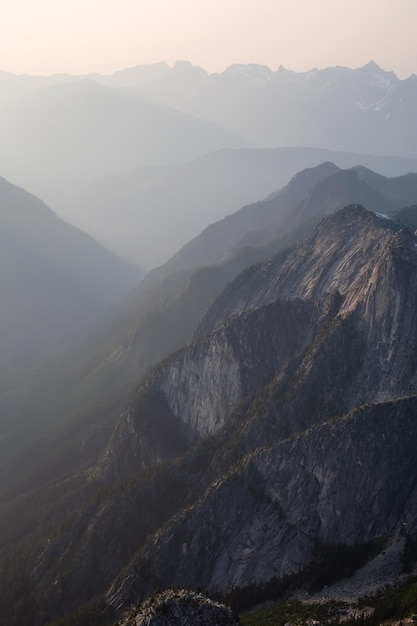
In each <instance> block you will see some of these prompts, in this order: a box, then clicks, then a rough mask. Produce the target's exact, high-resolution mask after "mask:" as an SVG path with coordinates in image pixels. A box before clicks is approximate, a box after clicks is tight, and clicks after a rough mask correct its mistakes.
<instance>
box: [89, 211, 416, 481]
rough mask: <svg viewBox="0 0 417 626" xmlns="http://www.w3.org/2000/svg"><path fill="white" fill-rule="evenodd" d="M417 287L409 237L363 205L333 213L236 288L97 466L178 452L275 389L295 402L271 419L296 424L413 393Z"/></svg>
mask: <svg viewBox="0 0 417 626" xmlns="http://www.w3.org/2000/svg"><path fill="white" fill-rule="evenodd" d="M416 281H417V247H416V245H415V238H414V235H413V234H412V233H411V232H410V231H408V230H407V229H405V228H403V227H401V226H400V225H398V224H397V223H395V222H394V221H392V220H389V219H387V218H386V217H383V216H378V215H374V214H372V213H369V212H367V211H366V210H365V209H363V208H362V207H360V206H357V205H355V206H351V207H349V208H347V209H345V210H343V211H341V212H339V213H337V214H336V215H334V216H331V217H329V218H327V219H326V220H324V221H323V222H322V223H321V224H320V226H319V227H318V228H317V229H316V231H315V232H314V233H313V235H312V236H311V237H309V238H308V239H307V240H305V241H303V242H301V243H300V244H299V245H297V246H296V247H295V248H291V249H290V250H287V251H285V252H284V253H282V254H279V255H277V256H276V257H273V258H271V259H268V260H267V261H265V262H262V263H260V264H258V265H256V266H252V267H251V268H249V269H248V270H246V271H244V272H243V273H242V274H241V275H240V276H239V277H238V278H237V279H236V280H234V281H232V283H230V284H229V286H228V287H227V288H226V289H225V291H224V292H223V293H222V295H221V296H220V297H219V298H218V299H217V300H216V302H215V303H214V305H213V306H212V307H211V309H210V310H209V311H208V312H207V314H206V316H205V317H204V319H203V321H202V323H201V324H200V326H199V328H198V330H197V332H196V333H195V335H194V339H193V342H192V343H191V344H190V345H189V346H188V347H186V348H185V349H183V350H182V351H181V352H179V353H178V354H176V355H174V356H173V357H171V358H170V359H168V360H167V361H166V362H165V363H164V365H162V366H161V367H159V368H157V369H156V371H155V372H154V373H153V374H151V375H150V376H149V377H148V378H146V379H145V381H144V382H143V383H142V384H141V385H140V387H139V389H138V391H137V393H136V395H135V396H134V397H133V398H132V400H131V402H130V405H129V407H128V409H127V411H126V413H125V415H124V417H123V419H122V421H121V423H120V424H119V426H118V429H117V431H116V433H115V436H114V437H113V439H112V442H111V443H110V445H109V447H108V449H107V452H106V455H105V457H104V458H103V459H102V461H101V464H100V471H101V472H103V473H106V472H112V471H113V472H115V473H116V474H129V473H133V472H135V471H136V470H137V469H140V468H144V467H149V466H150V465H153V464H155V463H158V462H160V461H161V460H163V459H164V458H168V457H171V456H175V455H176V454H178V452H179V451H181V449H182V448H185V447H187V445H189V444H190V443H191V442H193V441H195V440H196V439H198V438H201V437H203V436H206V435H208V434H213V433H216V432H218V431H219V430H220V429H221V428H223V427H224V426H225V425H226V424H228V423H229V422H230V420H231V418H232V416H233V415H234V413H235V411H236V407H237V406H238V405H239V404H240V403H242V402H243V401H244V400H245V399H248V398H249V397H250V396H251V395H253V394H256V393H257V392H258V391H259V389H260V388H263V387H264V386H265V385H267V384H269V385H272V387H271V389H270V392H271V393H273V394H274V395H277V394H278V395H280V396H282V395H283V394H284V395H285V396H286V398H282V399H281V400H280V402H279V403H277V402H275V403H274V406H273V409H274V411H273V412H274V413H275V417H274V420H275V421H276V420H277V419H278V421H279V418H278V417H277V410H276V407H277V406H280V405H282V407H284V406H286V410H287V412H288V411H289V412H290V413H298V417H297V418H296V419H295V422H294V425H293V426H295V425H296V427H297V428H298V427H300V426H302V425H303V424H304V425H305V424H308V423H312V422H314V421H316V420H317V419H320V418H321V417H322V418H325V417H331V416H332V415H334V414H335V412H336V414H341V413H343V412H346V411H348V410H350V409H352V408H353V407H354V406H356V405H358V404H361V403H363V402H367V401H369V400H378V401H380V400H383V399H386V398H390V397H398V396H403V395H406V394H410V393H413V392H414V389H415V384H416V361H415V359H414V356H413V355H414V354H415V353H416V348H417V346H416V342H417V326H416V324H417V321H416V318H415V316H413V315H410V311H412V310H415V309H416V306H417V292H416V290H415V288H414V285H415V284H416ZM342 389H343V392H341V390H342ZM283 402H284V404H283ZM287 405H288V406H287ZM308 406H309V407H310V408H309V409H308ZM280 412H281V413H282V412H283V411H282V410H280ZM308 412H310V413H311V416H308ZM287 422H288V420H287ZM157 425H159V426H158V427H156V426H157ZM293 426H291V424H289V428H290V429H292V428H293ZM167 433H169V437H168V438H166V437H165V435H166V434H167Z"/></svg>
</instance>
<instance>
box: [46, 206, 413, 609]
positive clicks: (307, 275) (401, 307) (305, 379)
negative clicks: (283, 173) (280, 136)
mask: <svg viewBox="0 0 417 626" xmlns="http://www.w3.org/2000/svg"><path fill="white" fill-rule="evenodd" d="M416 243H417V241H416V238H415V236H414V234H413V233H412V232H411V231H409V230H408V229H406V228H403V227H402V226H400V225H399V224H398V223H395V222H394V221H392V220H389V219H387V218H386V217H384V216H377V215H374V214H371V213H369V212H367V211H366V210H365V209H363V208H362V207H360V206H357V205H355V206H351V207H347V208H346V209H344V210H342V211H341V212H339V213H337V214H335V215H332V216H330V217H329V218H327V219H326V220H324V221H323V222H322V223H321V224H320V225H319V226H318V228H317V229H316V230H315V232H314V233H313V234H312V235H311V236H310V237H309V238H307V239H306V240H305V241H304V242H303V243H302V244H300V245H297V246H296V247H294V248H292V249H290V250H288V251H286V252H284V253H282V254H279V255H278V256H275V257H272V258H271V259H269V260H268V261H265V262H264V263H261V264H259V265H257V266H253V267H252V268H250V269H248V270H246V271H245V272H243V273H242V274H241V275H240V276H239V277H238V278H237V279H236V280H235V281H233V282H232V283H231V284H230V285H229V286H228V288H227V289H226V290H225V291H224V292H223V294H222V295H221V296H220V297H219V298H218V300H217V301H216V303H215V304H214V305H213V307H212V309H211V311H209V313H208V315H207V317H206V318H205V320H204V323H203V324H202V326H201V328H200V330H199V332H198V333H196V336H195V341H194V343H192V344H190V345H189V346H188V347H186V348H185V349H184V350H182V351H180V352H179V353H177V354H175V355H173V356H172V357H170V358H169V359H167V360H166V361H165V362H164V363H163V364H162V365H161V366H160V367H158V368H156V369H155V370H154V371H153V372H152V373H151V374H150V375H149V376H148V377H147V378H146V379H145V380H144V381H143V382H142V383H141V385H140V386H139V388H138V390H137V392H136V394H135V395H134V396H133V397H132V399H131V402H130V405H129V408H128V410H127V412H126V414H125V415H124V416H123V419H122V420H121V421H120V423H119V426H118V429H117V431H116V432H115V434H114V436H113V439H112V441H111V443H110V444H109V447H108V450H107V453H106V457H105V458H103V459H102V460H101V463H100V464H99V467H98V470H99V471H100V472H102V474H103V475H107V476H110V475H111V474H112V473H113V475H116V476H118V475H128V474H135V473H138V472H139V471H141V470H143V469H144V468H150V467H152V466H153V465H159V470H158V471H155V470H154V471H153V472H150V473H149V474H142V477H141V479H140V480H139V481H138V482H137V483H135V484H133V485H132V487H131V489H125V490H124V491H121V492H120V493H116V494H115V496H114V497H111V496H110V497H109V498H108V499H105V501H104V503H103V502H101V503H98V504H96V505H95V506H93V507H92V508H91V511H90V512H89V514H88V515H87V516H86V518H85V519H84V520H83V519H79V520H78V528H77V533H76V536H75V537H74V533H72V534H71V533H67V534H66V535H65V534H63V535H62V536H61V538H60V540H59V541H60V546H61V547H60V550H59V551H60V552H61V553H62V554H63V557H62V563H61V564H60V568H61V569H63V570H64V571H65V577H62V576H61V575H60V574H59V572H58V581H59V584H60V585H61V584H62V586H63V590H66V593H67V594H70V595H71V597H73V596H74V595H77V594H80V595H81V596H84V595H85V594H87V589H88V586H89V585H90V586H91V585H92V582H91V573H92V572H93V571H96V570H97V568H98V569H99V570H100V571H101V572H102V573H101V575H100V578H97V577H95V578H94V593H99V592H100V591H101V592H103V591H105V589H106V588H107V589H108V601H109V603H110V605H111V606H112V608H113V609H114V610H115V611H116V612H117V613H118V612H119V611H121V610H124V609H126V608H127V607H128V606H129V605H130V604H131V603H132V602H134V601H135V598H137V597H138V596H142V597H143V596H144V595H147V594H148V593H151V592H153V591H155V590H156V589H161V588H164V587H169V586H172V585H175V586H184V587H191V588H193V587H194V588H195V586H197V585H199V586H201V587H202V588H215V587H217V588H218V589H221V590H223V591H227V590H229V589H230V588H231V587H232V586H233V585H238V586H243V585H245V584H247V583H249V582H253V581H258V582H259V581H265V580H268V579H269V578H271V577H273V576H278V577H280V576H283V575H285V574H292V573H296V572H297V571H298V570H299V569H305V568H308V567H309V566H311V563H312V560H313V558H314V555H315V550H316V548H317V546H320V545H334V544H339V543H341V544H344V545H347V546H358V545H361V544H362V543H364V542H365V543H366V542H373V541H375V540H377V539H378V540H383V539H384V537H385V536H386V535H387V534H389V533H391V532H393V531H395V530H398V528H401V527H402V524H403V523H406V524H407V528H408V529H409V531H410V532H412V531H413V530H415V529H417V492H416V485H417V477H416V471H415V448H416V444H417V428H416V421H415V415H416V411H417V399H416V398H417V388H416V375H417V360H416V358H415V355H416V354H417V318H416V315H415V311H416V310H417V302H416V298H417V247H416ZM344 415H347V417H341V416H344ZM185 450H187V452H186V454H182V453H183V452H184V451H185ZM181 454H182V456H181ZM174 457H176V460H175V461H172V462H171V463H170V464H169V465H167V466H165V467H164V465H163V464H164V463H167V461H169V460H170V459H171V460H172V459H173V458H174ZM55 547H56V544H55ZM113 553H114V554H116V555H117V559H116V561H114V560H112V554H113ZM54 554H56V552H55V553H54V547H53V545H52V546H50V547H48V548H47V549H46V550H45V553H44V554H43V557H42V558H43V562H42V563H41V564H40V566H39V568H38V570H37V571H36V576H37V580H38V581H39V586H40V588H42V589H46V590H47V591H46V593H47V594H49V596H50V597H51V601H52V602H55V603H56V602H57V596H56V588H52V587H51V584H50V581H51V571H54V569H53V563H54ZM122 563H123V565H122ZM123 566H125V569H124V570H123V572H122V573H121V570H122V567H123ZM51 568H52V570H51ZM90 593H91V590H90ZM87 597H88V595H87Z"/></svg>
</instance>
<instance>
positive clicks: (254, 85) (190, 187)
mask: <svg viewBox="0 0 417 626" xmlns="http://www.w3.org/2000/svg"><path fill="white" fill-rule="evenodd" d="M0 85H1V87H2V89H1V93H2V95H1V97H0V102H1V109H0V130H1V133H2V139H3V141H2V145H1V147H0V171H1V173H2V175H3V176H5V177H6V178H8V179H9V180H12V181H13V182H15V183H17V184H19V185H21V186H23V187H25V188H27V189H30V190H31V191H32V192H33V193H35V194H36V195H38V196H39V197H42V198H43V199H44V200H45V201H46V202H47V203H48V205H49V206H51V207H53V209H54V210H55V211H56V212H57V213H58V214H59V215H60V216H61V217H63V218H64V219H66V220H67V221H69V222H70V223H72V224H75V225H77V226H78V227H79V228H81V229H83V230H86V231H87V232H89V233H90V234H92V235H93V236H94V237H95V238H97V239H98V240H99V241H101V242H102V243H104V244H105V245H106V246H107V247H110V248H111V249H112V250H114V251H116V252H117V253H118V254H119V255H122V256H124V257H125V258H128V259H130V260H131V261H133V262H135V263H136V264H139V265H140V266H142V267H144V266H146V267H148V268H149V267H152V266H156V265H159V264H161V263H162V262H165V261H166V260H167V259H169V257H170V256H171V255H172V254H173V253H174V252H175V251H176V250H177V249H178V248H180V247H181V246H182V245H184V244H185V243H186V242H187V241H188V240H189V239H191V238H193V237H194V236H196V235H197V234H198V233H199V232H200V231H201V230H202V229H203V228H204V227H206V226H208V225H209V224H211V223H212V222H213V221H215V220H217V219H220V218H222V217H224V216H225V215H227V214H228V213H231V212H233V211H235V210H237V209H238V208H239V207H241V206H243V205H244V204H248V203H250V202H254V201H256V200H258V199H260V198H263V197H265V196H266V195H267V194H268V193H270V192H271V190H272V189H273V188H274V186H275V188H279V187H281V186H282V185H284V184H285V183H287V182H288V180H289V179H290V178H291V177H292V176H293V175H294V174H295V173H296V172H297V171H299V170H301V169H304V168H306V167H312V166H314V165H318V164H319V163H321V162H323V161H325V160H330V161H332V162H334V163H336V164H337V165H338V166H339V167H342V168H346V167H352V166H354V165H363V166H365V167H369V168H370V169H373V170H375V171H378V172H379V173H381V174H383V175H388V176H395V175H399V174H405V173H407V172H410V171H415V170H416V164H415V159H416V157H417V153H416V152H415V148H414V146H415V143H416V142H415V139H416V138H415V137H414V135H413V128H414V126H415V124H414V110H415V100H416V83H415V76H410V77H409V78H408V79H406V80H400V79H398V78H397V77H396V76H395V75H394V74H393V73H392V72H386V71H385V70H383V69H381V68H379V67H378V66H376V64H374V63H369V64H368V65H366V66H364V67H362V68H358V69H356V70H350V69H348V68H341V67H335V68H327V69H326V70H311V71H310V72H306V73H301V74H298V73H295V72H291V71H288V70H285V69H284V68H280V69H278V70H277V71H276V72H274V71H271V70H269V69H268V68H266V67H263V66H256V65H248V66H232V67H230V68H228V69H227V70H226V71H225V72H223V73H222V74H207V72H205V71H204V70H203V69H202V68H197V67H193V66H192V65H191V64H187V63H185V62H179V63H177V64H176V65H175V66H174V67H173V68H170V67H169V66H168V65H166V64H163V63H161V64H155V65H153V66H152V65H150V66H138V67H136V68H127V69H125V70H122V71H120V72H116V73H115V74H113V75H110V76H102V75H99V74H92V75H88V76H70V75H56V76H50V77H31V76H14V75H12V74H7V73H5V72H3V73H0ZM289 146H290V147H292V150H289V149H288V147H289ZM306 146H307V147H309V148H310V149H309V150H307V148H306ZM284 147H286V149H285V150H284ZM301 147H304V149H302V148H301ZM277 148H279V150H276V149H277ZM314 150H316V151H317V152H314ZM325 150H328V151H329V152H328V153H327V154H325ZM331 151H333V154H332V153H331ZM342 151H343V152H346V153H349V154H350V156H347V154H346V155H345V154H342ZM336 152H337V153H338V154H337V153H336ZM366 155H380V158H379V160H377V159H376V157H372V156H366ZM387 155H395V156H396V157H397V159H398V160H397V161H396V160H394V159H393V158H391V160H390V159H388V158H387ZM405 157H407V159H408V160H407V159H405ZM413 159H414V161H413ZM391 166H392V167H391ZM179 224H182V228H180V227H179Z"/></svg>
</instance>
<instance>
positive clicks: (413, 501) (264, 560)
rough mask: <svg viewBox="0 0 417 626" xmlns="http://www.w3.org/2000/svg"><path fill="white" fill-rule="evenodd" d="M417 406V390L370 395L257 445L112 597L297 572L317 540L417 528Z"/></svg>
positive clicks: (355, 539) (359, 538) (163, 536)
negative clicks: (353, 407)
mask: <svg viewBox="0 0 417 626" xmlns="http://www.w3.org/2000/svg"><path fill="white" fill-rule="evenodd" d="M416 415H417V399H416V398H412V399H406V400H397V401H392V402H389V403H383V404H373V405H369V406H368V407H366V408H363V409H360V410H357V411H355V412H353V413H351V414H349V415H348V416H347V417H345V418H340V419H339V420H336V421H334V422H327V423H325V424H323V425H320V426H316V427H313V428H311V429H309V430H307V431H306V432H304V433H302V434H300V435H295V436H293V437H290V438H289V439H287V440H284V441H281V442H279V443H276V444H275V445H273V446H272V447H270V448H268V449H261V450H257V451H255V452H254V453H253V454H251V455H249V456H248V457H247V458H246V459H245V460H244V461H243V463H241V464H240V465H238V466H237V467H235V468H234V469H233V470H232V471H231V472H230V474H229V475H227V476H226V477H223V478H220V479H219V480H217V481H215V482H214V483H213V484H212V485H211V486H210V488H209V489H208V490H207V492H206V493H205V494H204V495H203V497H202V498H201V499H200V500H199V501H198V502H196V503H195V505H194V506H193V507H192V509H191V510H190V509H188V510H186V511H184V512H183V513H182V514H180V515H179V516H178V517H176V518H175V519H174V520H172V521H171V522H170V523H169V524H168V525H167V527H165V528H164V529H163V531H162V532H160V533H158V534H157V535H156V536H155V537H154V538H153V539H152V540H151V541H150V542H149V544H148V545H147V548H146V551H145V553H144V556H143V558H142V561H141V562H140V564H139V565H138V566H136V567H133V568H132V570H131V571H130V573H129V575H128V576H127V577H125V578H123V577H122V578H121V579H120V580H119V584H118V586H116V587H115V588H114V589H113V590H112V594H111V598H110V599H111V602H117V600H118V599H119V598H120V597H121V596H127V597H129V595H130V594H131V593H132V592H133V590H134V592H137V590H138V589H141V590H142V589H145V590H147V589H148V588H149V589H151V588H153V587H158V586H160V587H163V586H166V585H167V584H173V585H184V586H187V585H189V586H191V585H192V584H193V582H194V581H195V580H196V579H197V580H198V581H199V584H201V585H202V586H203V587H204V588H206V589H217V590H223V591H227V590H228V589H230V588H231V587H233V586H237V587H242V586H245V585H247V584H249V583H251V582H254V581H257V582H262V581H267V580H269V579H270V578H272V577H273V576H278V577H282V576H284V575H288V574H294V573H297V572H298V571H300V570H302V569H303V568H305V567H306V566H307V565H308V564H309V563H310V562H311V560H312V558H313V555H314V551H315V548H316V546H317V544H318V543H320V544H322V545H334V544H343V545H346V546H355V545H358V544H363V543H365V544H366V543H368V542H372V541H373V540H375V539H377V538H381V537H385V536H388V535H389V534H390V533H392V532H395V531H399V530H400V529H401V528H402V527H403V526H404V525H406V526H407V528H409V529H412V528H416V526H417V480H416V470H415V449H416V445H417V427H416ZM149 572H152V578H151V579H149ZM148 585H149V587H148Z"/></svg>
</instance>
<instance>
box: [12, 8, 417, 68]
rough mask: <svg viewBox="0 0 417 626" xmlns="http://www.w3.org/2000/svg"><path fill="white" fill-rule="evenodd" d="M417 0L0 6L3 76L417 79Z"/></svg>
mask: <svg viewBox="0 0 417 626" xmlns="http://www.w3.org/2000/svg"><path fill="white" fill-rule="evenodd" d="M416 29H417V0H0V70H6V71H9V72H13V73H18V74H20V73H29V74H52V73H56V72H68V73H78V74H79V73H88V72H94V71H96V72H100V73H111V72H114V71H115V70H118V69H122V68H124V67H130V66H133V65H141V64H145V63H154V62H157V61H167V62H168V63H169V64H170V65H173V64H174V63H175V61H176V60H177V59H187V60H189V61H191V62H192V63H193V64H194V65H201V66H202V67H204V68H205V69H206V70H207V71H209V72H220V71H223V70H224V69H225V68H226V67H227V66H228V65H230V64H232V63H260V64H264V65H268V66H269V67H270V68H271V69H273V70H276V69H277V68H278V66H279V65H281V64H282V65H284V66H285V67H286V68H287V69H292V70H295V71H306V70H308V69H311V68H313V67H319V68H323V67H328V66H333V65H344V66H347V67H359V66H362V65H364V64H365V63H367V62H368V61H369V60H371V59H373V60H374V61H375V62H376V63H378V64H379V65H380V66H381V67H382V68H384V69H386V70H393V71H394V72H395V73H396V74H397V75H398V76H399V77H401V78H404V77H406V76H408V75H409V74H411V73H417V45H416V39H415V33H416Z"/></svg>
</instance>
